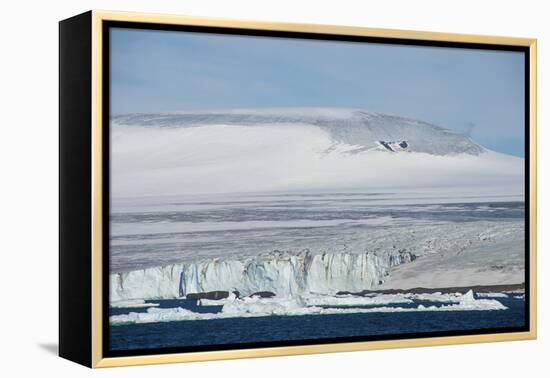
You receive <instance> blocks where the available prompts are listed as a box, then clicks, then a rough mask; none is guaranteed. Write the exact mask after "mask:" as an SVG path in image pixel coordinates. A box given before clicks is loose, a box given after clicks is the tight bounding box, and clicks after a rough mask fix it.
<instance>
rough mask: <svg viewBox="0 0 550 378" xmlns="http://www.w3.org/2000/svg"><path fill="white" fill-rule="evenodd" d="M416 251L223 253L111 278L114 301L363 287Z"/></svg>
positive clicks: (373, 283)
mask: <svg viewBox="0 0 550 378" xmlns="http://www.w3.org/2000/svg"><path fill="white" fill-rule="evenodd" d="M413 259H414V255H411V254H410V253H408V252H399V253H397V254H389V253H387V254H378V253H373V252H365V253H347V252H339V253H319V254H312V253H310V252H309V251H306V252H300V253H289V252H279V251H275V252H272V253H270V254H267V255H261V256H257V257H253V258H247V259H242V260H240V259H228V260H224V259H222V258H215V259H207V260H201V261H195V262H187V263H181V264H173V265H168V266H162V267H152V268H146V269H142V270H135V271H130V272H124V273H114V274H111V277H110V301H111V302H114V301H120V300H127V299H169V298H177V297H183V296H185V295H187V294H189V293H202V292H209V291H218V290H223V291H233V290H237V291H239V293H240V294H241V295H250V294H252V293H255V292H260V291H269V292H273V293H276V294H277V295H283V296H288V295H295V294H304V293H318V294H335V293H336V292H338V291H350V292H359V291H361V290H364V289H369V288H372V287H373V286H376V285H378V284H379V283H382V282H383V281H384V277H385V276H387V274H388V271H389V269H390V267H391V266H393V265H398V264H401V263H404V262H408V261H411V260H413Z"/></svg>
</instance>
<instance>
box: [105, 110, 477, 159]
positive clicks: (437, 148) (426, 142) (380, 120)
mask: <svg viewBox="0 0 550 378" xmlns="http://www.w3.org/2000/svg"><path fill="white" fill-rule="evenodd" d="M112 120H113V122H114V123H116V124H120V125H135V126H144V127H176V128H178V127H197V126H206V125H232V126H256V127H257V126H271V127H272V126H273V125H289V124H294V125H312V126H317V127H319V128H320V129H322V130H324V131H326V132H328V133H329V135H330V137H331V139H332V140H333V141H334V142H337V143H344V144H349V145H352V146H357V147H358V148H356V149H355V150H353V152H362V151H365V150H369V149H374V148H379V149H382V150H385V151H389V152H397V151H407V152H425V153H428V154H432V155H456V154H462V153H465V154H470V155H479V154H480V153H482V152H483V151H484V148H483V147H481V146H479V145H477V144H476V143H474V142H473V141H471V140H470V139H469V138H468V137H466V136H464V135H460V134H456V133H453V132H451V131H449V130H446V129H444V128H442V127H439V126H435V125H432V124H429V123H426V122H422V121H419V120H415V119H411V118H404V117H399V116H395V115H389V114H382V113H374V112H367V111H364V110H358V109H331V108H275V109H248V110H246V109H245V110H231V111H222V112H202V113H201V112H193V113H191V112H189V113H172V114H129V115H121V116H116V117H113V119H112Z"/></svg>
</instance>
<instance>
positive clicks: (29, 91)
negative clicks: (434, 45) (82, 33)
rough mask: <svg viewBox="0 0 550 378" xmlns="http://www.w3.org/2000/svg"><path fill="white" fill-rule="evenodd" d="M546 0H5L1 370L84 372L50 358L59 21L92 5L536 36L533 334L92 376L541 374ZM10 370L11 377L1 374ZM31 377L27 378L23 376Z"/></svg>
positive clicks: (548, 53)
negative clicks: (536, 290)
mask: <svg viewBox="0 0 550 378" xmlns="http://www.w3.org/2000/svg"><path fill="white" fill-rule="evenodd" d="M545 3H546V2H544V1H527V0H524V1H505V0H500V1H498V0H490V1H489V0H485V1H475V0H461V1H452V2H451V1H437V0H433V1H426V0H415V1H410V0H402V1H397V0H386V1H380V2H374V1H348V0H337V1H330V2H322V1H319V0H318V1H310V2H308V1H300V0H285V1H283V0H268V1H253V0H250V1H247V0H232V1H211V0H202V1H201V0H197V1H185V0H180V1H169V0H162V1H161V0H157V1H145V0H141V1H140V0H118V1H114V0H111V1H109V0H104V1H92V0H90V1H77V0H75V1H66V2H62V1H56V2H54V1H34V2H33V1H24V0H20V1H6V2H4V3H3V6H2V8H3V9H2V21H1V22H0V27H1V28H2V33H1V34H0V38H1V39H2V40H1V45H0V46H1V47H2V50H1V52H2V57H1V58H0V64H1V67H2V69H1V70H0V75H1V80H0V90H1V91H2V95H3V96H2V97H3V101H2V118H1V120H2V122H1V130H2V137H1V138H0V161H1V169H2V184H1V191H2V196H1V197H0V198H1V199H2V207H1V212H0V214H1V218H0V219H1V222H2V228H1V229H2V239H1V240H2V243H0V248H1V249H0V251H1V260H0V261H1V263H0V267H1V269H2V274H0V280H1V287H2V291H1V293H2V294H1V296H0V301H1V302H2V304H3V306H2V309H1V310H0V314H1V315H0V316H1V322H0V327H1V332H0V338H1V339H0V348H1V352H0V353H1V354H0V360H1V362H0V371H2V375H3V376H6V377H9V376H23V374H25V375H27V373H28V374H36V375H39V374H41V373H43V374H48V375H50V374H59V375H60V376H65V375H66V376H70V377H77V376H87V375H91V374H92V372H91V371H89V370H87V369H84V368H81V367H79V366H77V365H75V364H73V363H70V362H68V361H64V360H62V359H59V358H57V357H55V356H54V353H53V352H52V349H53V348H55V344H56V343H57V190H58V186H57V179H58V177H57V137H58V134H57V54H58V50H57V48H58V46H57V30H58V29H57V27H58V26H57V21H59V20H61V19H63V18H67V17H69V16H72V15H74V14H77V13H80V12H82V11H86V10H88V9H91V8H95V9H111V10H134V11H145V12H157V13H175V14H188V15H204V16H218V17H233V18H249V19H258V20H274V21H290V22H304V23H305V22H308V23H330V24H344V25H346V24H347V25H360V26H370V27H386V28H399V29H419V30H430V31H444V32H459V33H478V34H496V35H512V36H525V37H537V38H538V39H539V61H538V67H539V102H538V103H539V138H538V140H539V146H540V155H539V166H540V167H541V169H540V170H539V183H540V186H539V193H540V194H541V196H540V199H539V209H540V210H539V215H540V223H539V230H540V233H539V234H540V235H539V275H540V277H539V319H540V326H539V335H540V336H539V340H538V341H529V342H508V343H499V344H484V345H469V346H450V347H435V348H416V349H400V350H391V351H374V352H358V353H340V354H330V355H314V356H307V357H287V358H269V359H255V360H243V361H232V362H210V363H201V364H187V365H182V364H180V365H165V366H149V367H138V368H136V367H134V368H124V369H111V370H102V371H99V372H95V374H97V375H96V376H102V377H107V376H109V377H110V376H120V375H122V376H125V375H128V376H132V377H140V376H151V375H154V376H158V377H160V376H176V375H177V376H179V377H189V376H198V377H209V376H212V377H214V376H215V377H224V376H239V377H248V376H262V377H280V376H289V377H290V376H292V377H300V376H304V377H313V376H326V377H332V376H334V375H336V374H338V375H339V376H341V377H344V376H346V375H350V376H351V375H359V376H367V375H373V376H381V375H385V376H390V377H391V376H408V375H410V376H425V377H432V376H433V377H436V376H441V375H443V376H445V377H464V376H465V375H475V376H491V377H519V376H527V375H532V376H540V375H542V371H543V369H544V370H546V371H548V356H549V355H550V354H549V353H548V352H550V348H549V343H550V342H549V341H548V338H549V337H550V335H549V331H548V323H547V321H546V320H547V319H544V317H545V316H546V317H547V316H548V314H547V311H545V310H547V300H546V298H545V296H546V297H547V291H548V285H549V279H548V274H550V273H548V272H547V269H546V267H548V264H549V259H548V257H547V252H548V242H549V239H548V236H547V235H548V234H546V235H545V234H544V232H543V231H542V230H544V229H549V228H548V227H549V226H550V224H549V215H548V214H549V213H546V214H543V211H542V209H546V210H548V211H550V208H549V206H550V205H549V202H548V199H547V198H548V197H544V193H543V192H544V191H545V189H548V174H547V173H545V172H544V171H543V170H544V167H545V163H547V162H548V159H550V157H549V155H550V154H549V152H548V150H547V149H545V147H546V143H548V142H550V140H549V137H548V131H547V129H546V127H545V126H546V123H547V121H548V114H549V111H548V107H547V105H548V104H549V96H550V93H549V86H548V84H549V73H548V72H549V71H548V70H547V67H548V66H549V65H550V48H549V47H548V43H549V42H550V28H549V27H548V24H547V20H548V11H547V10H545V9H544V4H545ZM9 371H11V374H5V373H6V372H9ZM29 376H31V375H29Z"/></svg>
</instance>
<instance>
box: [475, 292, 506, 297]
mask: <svg viewBox="0 0 550 378" xmlns="http://www.w3.org/2000/svg"><path fill="white" fill-rule="evenodd" d="M476 295H477V296H478V297H479V298H508V294H506V293H476Z"/></svg>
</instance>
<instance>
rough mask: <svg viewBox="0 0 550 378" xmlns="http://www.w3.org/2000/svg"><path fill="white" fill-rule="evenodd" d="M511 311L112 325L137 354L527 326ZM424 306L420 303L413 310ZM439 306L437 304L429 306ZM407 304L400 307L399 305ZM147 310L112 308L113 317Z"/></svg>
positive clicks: (114, 336)
mask: <svg viewBox="0 0 550 378" xmlns="http://www.w3.org/2000/svg"><path fill="white" fill-rule="evenodd" d="M495 299H496V300H498V301H499V302H501V303H502V304H503V305H505V306H506V307H508V309H507V310H496V311H426V312H422V311H415V312H389V313H380V312H375V313H352V314H337V315H302V316H266V317H250V318H228V319H212V320H189V321H176V322H159V323H147V324H125V325H117V326H111V327H109V332H110V337H109V340H110V350H112V351H131V350H136V349H157V348H174V347H179V348H183V347H201V346H212V345H219V346H220V348H223V345H228V344H241V343H262V342H285V341H302V340H315V339H333V338H349V337H369V336H373V337H380V336H384V335H385V336H390V335H391V336H395V335H403V336H406V335H407V334H418V333H430V332H445V331H452V332H455V331H472V330H479V332H480V333H483V332H484V330H489V329H495V328H503V329H504V328H512V327H513V328H516V327H524V326H525V300H524V299H520V298H514V297H508V298H495ZM154 302H155V303H159V304H160V307H161V308H173V307H182V308H187V309H189V310H192V311H194V312H218V311H220V310H221V307H222V306H219V307H218V306H197V305H196V301H193V300H161V301H158V300H155V301H154ZM419 304H422V302H420V301H415V303H414V304H411V306H414V307H416V306H418V305H419ZM429 305H433V303H429ZM406 306H407V305H404V304H399V307H406ZM141 311H143V312H145V311H146V309H140V308H123V309H116V308H112V309H110V315H119V314H127V313H129V312H141Z"/></svg>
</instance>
